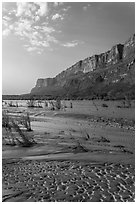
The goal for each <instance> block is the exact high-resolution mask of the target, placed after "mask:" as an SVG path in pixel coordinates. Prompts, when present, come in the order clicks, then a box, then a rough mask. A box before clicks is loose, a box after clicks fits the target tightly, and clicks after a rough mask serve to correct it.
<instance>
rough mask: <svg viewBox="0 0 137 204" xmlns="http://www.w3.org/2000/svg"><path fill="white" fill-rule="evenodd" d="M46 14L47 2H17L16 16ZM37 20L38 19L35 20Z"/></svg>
mask: <svg viewBox="0 0 137 204" xmlns="http://www.w3.org/2000/svg"><path fill="white" fill-rule="evenodd" d="M47 12H48V3H47V2H34V3H28V2H17V13H16V16H17V17H20V16H23V15H24V16H29V17H32V16H33V15H36V16H46V15H47ZM37 19H38V18H37Z"/></svg>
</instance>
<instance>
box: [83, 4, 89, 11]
mask: <svg viewBox="0 0 137 204" xmlns="http://www.w3.org/2000/svg"><path fill="white" fill-rule="evenodd" d="M90 6H91V4H87V5H86V6H83V10H84V11H86V10H87V9H88V7H90Z"/></svg>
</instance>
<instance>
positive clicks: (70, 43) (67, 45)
mask: <svg viewBox="0 0 137 204" xmlns="http://www.w3.org/2000/svg"><path fill="white" fill-rule="evenodd" d="M79 44H83V42H82V41H78V40H73V41H71V42H67V43H64V44H62V46H64V47H68V48H70V47H76V46H78V45H79Z"/></svg>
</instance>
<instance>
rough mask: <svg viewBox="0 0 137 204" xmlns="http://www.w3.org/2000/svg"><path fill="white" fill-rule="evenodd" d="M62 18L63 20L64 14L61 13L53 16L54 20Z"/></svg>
mask: <svg viewBox="0 0 137 204" xmlns="http://www.w3.org/2000/svg"><path fill="white" fill-rule="evenodd" d="M58 18H60V19H61V20H63V16H61V15H60V14H58V13H56V14H55V15H53V16H52V20H56V19H58Z"/></svg>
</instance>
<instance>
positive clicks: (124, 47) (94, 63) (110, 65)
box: [31, 35, 135, 94]
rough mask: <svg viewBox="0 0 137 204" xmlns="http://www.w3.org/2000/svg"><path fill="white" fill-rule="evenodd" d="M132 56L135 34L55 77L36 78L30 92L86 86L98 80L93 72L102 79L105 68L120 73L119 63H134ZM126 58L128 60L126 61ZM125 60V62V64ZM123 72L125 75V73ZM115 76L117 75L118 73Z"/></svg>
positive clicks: (114, 78)
mask: <svg viewBox="0 0 137 204" xmlns="http://www.w3.org/2000/svg"><path fill="white" fill-rule="evenodd" d="M134 58H135V35H133V36H132V37H131V38H129V39H128V40H127V41H126V42H125V43H124V44H118V45H115V46H113V47H112V48H111V50H109V51H107V52H105V53H102V54H100V55H93V56H91V57H88V58H86V59H84V60H80V61H79V62H77V63H76V64H74V65H72V66H71V67H69V68H68V69H66V70H65V71H63V72H61V73H60V74H58V75H57V76H56V77H55V78H46V79H38V80H37V83H36V86H35V87H34V88H33V89H32V90H31V93H32V94H35V93H36V94H37V93H38V92H40V90H41V89H42V90H45V93H46V90H49V88H52V90H54V89H55V87H61V88H63V89H64V88H65V91H66V90H67V91H68V88H69V87H70V86H72V85H73V89H75V88H76V87H77V90H78V89H80V87H83V86H86V87H87V83H88V84H93V83H96V82H97V81H98V80H97V81H96V79H95V81H94V78H93V75H94V72H95V73H98V74H97V75H96V76H94V77H95V78H96V77H97V78H99V79H100V77H101V78H102V79H103V80H104V78H105V73H106V71H105V70H106V69H107V70H108V69H109V70H108V71H107V73H110V72H112V73H115V72H117V73H119V74H120V73H121V70H122V68H121V69H120V68H119V69H118V67H119V64H120V67H121V65H122V66H124V67H128V66H129V64H130V63H132V65H133V64H134ZM128 59H130V60H129V61H128ZM126 61H127V64H126V65H125V62H126ZM111 69H112V70H113V71H112V70H111ZM117 70H119V71H117ZM127 71H128V70H126V68H125V69H124V72H127ZM87 73H88V75H87ZM124 74H125V76H126V75H127V73H124ZM112 75H113V76H112V77H110V78H112V80H111V81H118V79H116V77H114V76H115V75H116V74H112ZM87 76H90V79H89V77H88V78H87ZM116 76H117V77H118V74H117V75H116ZM103 77H104V78H103ZM118 78H119V77H118ZM109 81H110V80H109ZM86 82H87V83H86ZM98 83H99V82H98ZM83 84H84V85H83ZM70 92H71V91H70ZM48 93H50V91H48ZM63 93H64V92H63Z"/></svg>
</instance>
